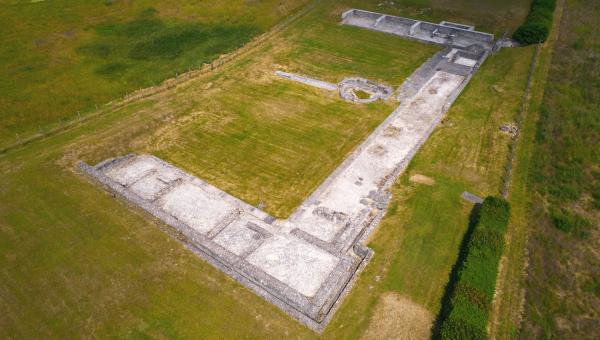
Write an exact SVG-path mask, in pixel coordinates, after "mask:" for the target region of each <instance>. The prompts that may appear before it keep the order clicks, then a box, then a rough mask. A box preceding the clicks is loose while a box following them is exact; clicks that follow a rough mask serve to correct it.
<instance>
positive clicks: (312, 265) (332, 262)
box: [246, 235, 338, 297]
mask: <svg viewBox="0 0 600 340" xmlns="http://www.w3.org/2000/svg"><path fill="white" fill-rule="evenodd" d="M246 259H247V261H248V262H250V263H251V264H253V265H255V266H257V267H258V268H260V269H262V270H264V271H265V272H266V273H268V274H269V275H272V276H273V277H275V278H276V279H278V280H279V281H281V282H283V283H285V284H287V285H288V286H290V287H292V288H293V289H295V290H297V291H298V292H300V293H301V294H303V295H305V296H308V297H311V296H313V295H315V293H316V292H317V290H319V287H321V284H322V283H323V282H324V281H325V279H327V276H328V275H329V273H331V271H332V270H333V268H334V267H335V266H336V264H337V263H338V259H337V258H336V257H334V256H333V255H331V254H329V253H327V252H326V251H324V250H322V249H319V248H317V247H315V246H313V245H312V244H310V243H307V242H304V241H302V240H300V239H298V238H295V237H289V236H287V235H286V236H284V235H277V236H275V237H273V238H272V239H270V240H268V241H267V242H265V243H263V245H262V246H260V247H259V248H258V249H257V250H255V251H254V252H253V253H252V254H250V255H249V256H248V257H247V258H246Z"/></svg>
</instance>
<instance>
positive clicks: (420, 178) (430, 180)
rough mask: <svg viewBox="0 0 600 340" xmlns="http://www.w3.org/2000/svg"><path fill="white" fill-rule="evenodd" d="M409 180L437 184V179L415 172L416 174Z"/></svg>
mask: <svg viewBox="0 0 600 340" xmlns="http://www.w3.org/2000/svg"><path fill="white" fill-rule="evenodd" d="M408 180H409V181H411V182H413V183H419V184H425V185H434V184H435V179H433V178H431V177H427V176H424V175H420V174H414V175H412V176H410V178H409V179H408Z"/></svg>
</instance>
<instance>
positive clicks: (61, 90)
mask: <svg viewBox="0 0 600 340" xmlns="http://www.w3.org/2000/svg"><path fill="white" fill-rule="evenodd" d="M308 2H309V1H306V0H301V1H289V0H288V1H275V0H268V1H260V2H248V1H244V0H234V1H227V2H219V1H212V2H206V1H205V2H202V3H198V2H197V1H190V0H177V1H171V2H168V3H167V2H163V1H155V0H143V1H134V2H131V1H122V0H115V1H84V0H77V1H65V0H60V1H41V2H39V1H38V2H34V1H16V2H15V1H8V0H6V1H5V0H3V1H0V6H1V8H2V10H1V11H0V25H1V26H2V27H3V29H2V31H1V32H0V41H2V45H1V46H0V77H1V78H2V79H3V81H2V83H0V93H2V95H1V96H0V112H2V117H3V119H2V122H1V123H0V146H2V147H3V146H6V145H8V144H11V143H14V142H16V141H17V136H18V137H19V138H21V139H24V138H27V137H29V136H30V135H32V134H34V133H38V132H40V131H42V132H45V131H48V130H49V129H50V128H52V127H56V126H58V125H60V124H61V123H64V122H65V121H67V120H70V119H73V118H76V117H78V115H77V112H78V111H81V114H86V113H87V112H89V111H90V110H92V109H94V107H95V105H98V106H100V105H102V104H104V103H106V102H108V101H110V100H112V99H115V98H120V97H122V96H123V95H125V94H127V93H130V92H132V91H134V90H137V89H139V88H143V87H147V86H150V85H154V84H157V83H158V82H160V81H162V80H164V79H166V78H170V77H173V76H174V75H175V74H176V73H182V72H185V71H187V70H188V69H190V68H197V67H199V66H201V65H202V64H203V63H206V62H210V61H211V60H213V59H215V58H216V57H218V56H219V54H221V53H225V52H228V51H231V50H233V49H235V48H237V47H240V46H241V45H242V44H244V43H245V42H247V41H248V40H249V39H250V38H252V37H254V36H256V35H257V34H260V33H261V32H264V31H266V30H268V29H270V28H271V27H272V26H273V25H275V24H276V23H277V22H279V21H280V20H281V19H282V18H284V17H285V16H287V15H289V14H290V13H292V12H294V11H297V10H298V9H300V8H301V7H303V6H304V5H305V4H307V3H308Z"/></svg>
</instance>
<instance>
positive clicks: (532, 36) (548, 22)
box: [513, 0, 556, 44]
mask: <svg viewBox="0 0 600 340" xmlns="http://www.w3.org/2000/svg"><path fill="white" fill-rule="evenodd" d="M555 6H556V0H533V3H532V4H531V9H530V11H529V14H528V15H527V18H526V19H525V22H524V23H523V24H522V25H521V26H520V27H519V28H518V29H517V30H516V31H515V33H514V34H513V39H515V40H517V41H518V42H520V43H522V44H537V43H540V42H544V41H546V38H548V34H550V28H551V27H552V15H553V14H554V7H555Z"/></svg>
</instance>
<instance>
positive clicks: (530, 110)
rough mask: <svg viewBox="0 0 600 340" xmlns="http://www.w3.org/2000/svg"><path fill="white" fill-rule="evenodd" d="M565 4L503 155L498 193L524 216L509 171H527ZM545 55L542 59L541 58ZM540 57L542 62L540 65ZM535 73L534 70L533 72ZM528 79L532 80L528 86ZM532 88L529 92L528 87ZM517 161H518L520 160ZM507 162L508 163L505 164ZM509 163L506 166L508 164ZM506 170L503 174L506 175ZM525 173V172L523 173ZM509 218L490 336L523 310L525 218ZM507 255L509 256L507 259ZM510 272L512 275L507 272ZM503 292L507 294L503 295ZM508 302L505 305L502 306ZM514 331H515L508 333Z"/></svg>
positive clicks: (541, 50) (503, 334) (539, 52)
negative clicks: (527, 150)
mask: <svg viewBox="0 0 600 340" xmlns="http://www.w3.org/2000/svg"><path fill="white" fill-rule="evenodd" d="M564 6H565V0H559V1H558V2H557V4H556V8H555V13H554V21H553V24H552V30H551V33H550V38H549V39H548V40H547V42H546V43H543V44H539V45H538V46H537V48H536V52H535V59H534V61H533V63H536V67H535V68H534V67H532V70H530V74H529V76H528V83H527V85H526V89H525V93H524V96H523V103H522V110H520V111H519V113H518V114H517V122H516V123H517V126H518V127H519V135H518V136H517V138H515V140H514V141H513V143H512V144H511V146H510V151H509V152H510V153H511V154H510V156H509V158H508V159H507V169H506V171H507V172H510V173H509V174H508V177H507V178H503V179H507V183H503V192H502V195H503V196H505V197H507V198H508V200H509V202H511V205H513V210H522V211H524V217H527V214H528V210H529V207H528V201H525V202H520V204H512V203H513V202H512V201H513V200H514V199H512V195H511V191H510V185H511V183H512V179H513V175H512V170H513V169H517V171H518V170H519V166H523V167H525V168H522V169H520V171H527V169H528V168H529V166H530V158H529V157H528V158H527V159H524V160H523V159H521V158H523V154H522V153H523V152H524V151H523V150H522V149H523V148H524V147H525V148H527V147H531V146H532V145H527V144H525V143H527V142H528V141H529V142H530V143H533V139H532V138H533V136H534V135H535V128H536V123H537V121H538V119H539V107H538V105H536V103H535V101H537V100H539V101H540V103H541V100H542V99H543V97H544V92H545V84H546V82H547V80H548V73H549V70H550V65H551V62H552V55H553V46H554V43H555V42H556V40H558V36H559V34H560V23H561V20H562V13H563V9H564ZM542 58H545V59H546V60H542ZM540 61H542V64H541V65H540ZM536 73H537V74H536ZM532 83H535V85H534V86H533V90H532V86H531V85H532ZM536 86H541V88H539V89H536V88H535V87H536ZM531 90H532V91H533V93H531V92H530V91H531ZM536 90H537V91H539V93H536ZM528 124H531V128H533V129H534V130H533V131H530V130H527V132H526V133H525V134H524V136H523V138H519V137H520V135H521V132H522V131H521V129H522V128H523V127H525V126H527V125H528ZM523 161H524V163H522V164H519V163H520V162H523ZM509 163H510V165H509ZM509 166H510V168H508V167H509ZM506 175H507V174H505V176H506ZM526 176H527V174H526ZM504 186H506V191H504ZM527 186H528V183H527V181H526V180H525V182H523V183H518V184H517V188H516V190H517V192H519V191H526V190H527ZM511 215H512V216H511V222H510V223H509V228H508V232H507V235H506V247H505V251H504V254H503V256H502V258H501V259H500V266H499V270H498V282H497V284H496V292H495V294H494V300H493V301H492V313H491V315H490V320H489V323H488V330H489V336H490V338H491V339H498V338H501V339H506V338H510V336H511V333H510V330H507V329H505V328H506V327H504V328H503V327H501V326H502V325H503V324H513V326H514V327H515V330H516V331H517V332H518V331H519V329H520V327H521V323H522V320H523V317H522V315H523V310H524V304H525V287H524V286H523V285H524V279H525V277H526V275H527V272H526V267H527V262H528V260H527V257H528V254H527V240H528V230H527V228H526V222H527V221H526V220H525V221H520V220H515V219H516V218H517V217H516V216H517V214H514V213H513V214H511ZM509 258H510V259H511V260H509ZM511 274H512V276H511ZM511 280H512V281H514V283H513V286H514V287H516V288H513V289H511V287H510V282H511ZM507 295H509V296H508V297H507ZM506 306H509V307H506ZM503 307H504V308H509V309H510V310H511V311H513V312H514V311H516V312H517V314H514V313H509V314H510V316H511V320H506V318H507V316H508V314H506V313H502V309H503ZM512 335H515V334H512Z"/></svg>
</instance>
